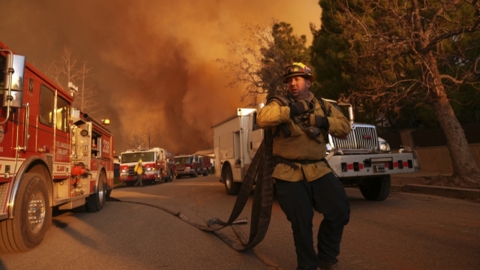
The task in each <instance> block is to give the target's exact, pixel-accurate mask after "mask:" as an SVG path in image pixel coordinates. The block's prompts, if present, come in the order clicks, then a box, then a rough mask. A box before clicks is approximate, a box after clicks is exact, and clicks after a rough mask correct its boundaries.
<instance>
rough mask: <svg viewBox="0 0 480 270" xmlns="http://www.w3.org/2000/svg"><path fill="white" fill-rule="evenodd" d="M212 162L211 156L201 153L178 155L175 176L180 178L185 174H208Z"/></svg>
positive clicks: (191, 175)
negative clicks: (204, 155)
mask: <svg viewBox="0 0 480 270" xmlns="http://www.w3.org/2000/svg"><path fill="white" fill-rule="evenodd" d="M211 167H212V164H211V162H210V158H209V157H203V156H199V155H176V156H175V176H176V177H177V179H180V178H182V177H184V176H190V177H197V176H198V175H199V174H201V175H203V176H207V175H208V174H209V172H210V170H211Z"/></svg>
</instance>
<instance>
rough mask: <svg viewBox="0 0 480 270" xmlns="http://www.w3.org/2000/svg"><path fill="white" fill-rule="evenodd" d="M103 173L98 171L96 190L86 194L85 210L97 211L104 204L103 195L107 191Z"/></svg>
mask: <svg viewBox="0 0 480 270" xmlns="http://www.w3.org/2000/svg"><path fill="white" fill-rule="evenodd" d="M106 179H107V178H106V176H105V174H104V173H100V177H99V178H98V183H97V192H96V193H94V194H92V195H90V196H88V198H87V203H86V206H87V211H88V212H90V213H94V212H98V211H100V210H102V208H103V206H104V205H105V196H106V191H107V181H106Z"/></svg>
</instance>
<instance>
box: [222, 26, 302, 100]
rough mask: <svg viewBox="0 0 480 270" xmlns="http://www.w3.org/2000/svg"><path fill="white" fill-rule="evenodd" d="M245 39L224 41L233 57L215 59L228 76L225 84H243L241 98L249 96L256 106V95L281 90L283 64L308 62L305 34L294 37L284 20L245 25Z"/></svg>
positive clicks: (233, 85) (282, 88)
mask: <svg viewBox="0 0 480 270" xmlns="http://www.w3.org/2000/svg"><path fill="white" fill-rule="evenodd" d="M245 30H246V32H248V38H246V39H244V40H241V41H236V42H234V41H232V42H229V43H227V47H228V51H229V53H230V55H231V56H232V59H233V60H225V59H217V62H219V63H220V64H222V65H223V66H224V68H225V70H226V71H227V73H228V74H229V76H230V77H231V78H232V79H231V82H230V83H229V85H228V86H229V87H232V88H233V87H237V86H239V85H245V92H244V95H243V96H242V98H241V99H242V101H244V100H245V99H248V98H250V99H251V102H250V103H249V105H256V103H257V99H258V96H261V97H262V98H264V97H265V95H275V94H279V93H281V92H283V91H285V90H284V85H283V83H282V81H281V77H282V74H283V71H284V68H285V66H287V65H288V64H291V63H292V62H304V63H308V62H309V59H310V57H309V51H308V49H307V47H306V37H305V36H304V35H302V36H295V35H294V34H293V28H292V27H291V26H290V24H288V23H285V22H275V21H274V22H273V23H272V26H271V27H262V26H259V25H246V26H245Z"/></svg>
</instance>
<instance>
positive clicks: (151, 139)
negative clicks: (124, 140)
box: [129, 127, 160, 149]
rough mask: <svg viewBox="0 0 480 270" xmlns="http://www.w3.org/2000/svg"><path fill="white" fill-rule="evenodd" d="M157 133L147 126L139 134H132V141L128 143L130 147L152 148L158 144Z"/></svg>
mask: <svg viewBox="0 0 480 270" xmlns="http://www.w3.org/2000/svg"><path fill="white" fill-rule="evenodd" d="M157 135H158V134H154V133H153V131H152V129H151V128H150V127H147V128H146V129H145V130H143V131H142V132H141V133H140V134H135V135H133V139H132V141H131V142H130V143H129V147H131V148H148V149H150V148H152V147H155V146H158V145H159V143H160V142H159V141H160V140H159V138H158V136H157Z"/></svg>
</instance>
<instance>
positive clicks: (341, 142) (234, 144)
mask: <svg viewBox="0 0 480 270" xmlns="http://www.w3.org/2000/svg"><path fill="white" fill-rule="evenodd" d="M325 101H328V102H330V103H332V104H333V105H334V106H337V108H340V109H342V110H344V111H346V112H348V117H349V119H350V122H351V127H352V131H351V132H350V134H348V136H347V137H344V138H335V137H332V136H331V135H329V136H328V137H329V143H328V144H327V156H326V159H327V161H328V163H329V165H330V167H331V168H332V170H333V171H334V173H335V174H336V175H337V177H338V178H339V179H340V181H341V182H342V183H343V184H344V185H346V186H357V187H359V188H360V191H361V193H362V195H363V196H364V198H365V199H367V200H371V201H383V200H385V199H386V198H387V197H388V195H389V194H390V185H391V182H390V175H391V174H398V173H412V172H415V171H417V170H418V169H419V162H418V159H417V157H416V154H415V152H414V151H407V150H406V149H400V150H399V151H398V153H391V151H390V146H389V144H388V143H387V142H386V141H385V140H383V139H382V138H380V137H378V135H377V130H376V127H375V126H374V125H369V124H360V123H355V122H354V121H353V109H352V106H351V105H350V104H345V103H343V104H342V103H341V104H338V103H337V102H335V101H332V100H326V99H325ZM256 117H257V110H256V109H254V108H238V109H237V114H236V115H234V116H232V117H230V118H228V119H226V120H224V121H222V122H220V123H218V124H216V125H215V126H213V134H214V135H213V139H214V143H213V146H214V153H215V164H217V167H218V168H217V169H216V170H215V175H216V176H219V177H220V181H221V182H223V183H224V184H225V189H226V192H227V194H229V195H236V194H238V191H239V189H240V185H241V183H242V181H243V179H244V177H245V174H246V172H247V170H248V167H249V165H250V163H251V161H252V159H253V156H254V155H255V153H256V151H257V150H258V148H259V146H260V144H261V142H262V140H263V129H261V128H258V127H257V124H256Z"/></svg>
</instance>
